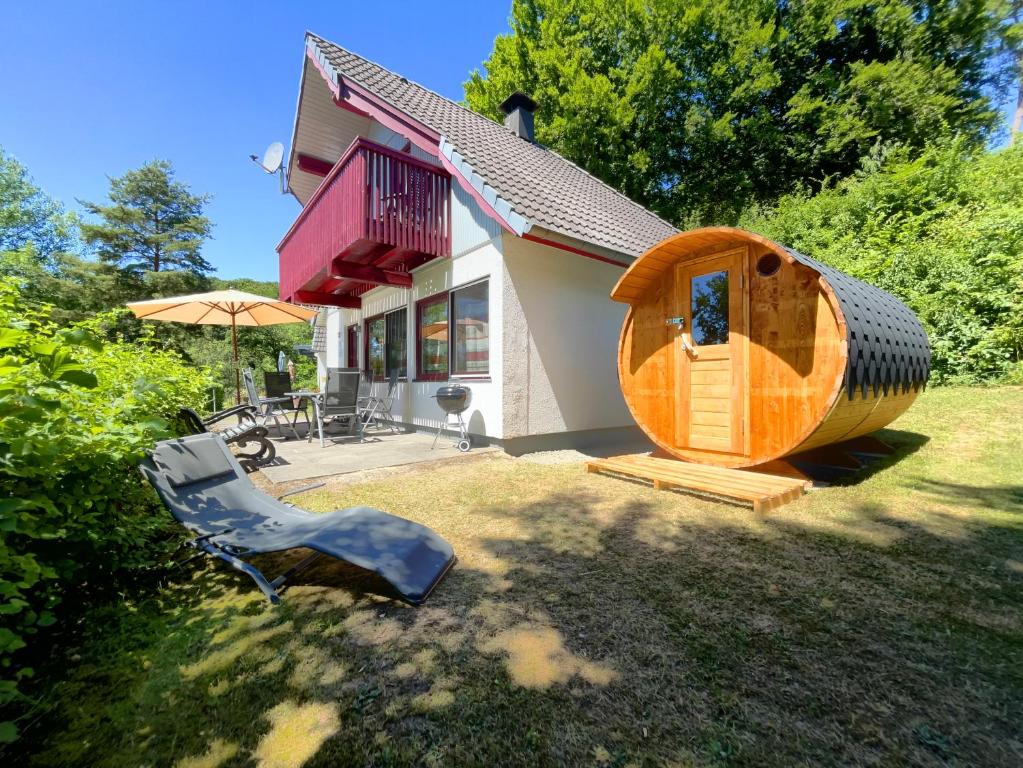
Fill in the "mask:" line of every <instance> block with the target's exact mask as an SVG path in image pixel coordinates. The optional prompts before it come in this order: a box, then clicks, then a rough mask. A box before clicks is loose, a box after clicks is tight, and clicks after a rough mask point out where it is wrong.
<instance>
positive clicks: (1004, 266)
mask: <svg viewBox="0 0 1023 768" xmlns="http://www.w3.org/2000/svg"><path fill="white" fill-rule="evenodd" d="M743 226H745V227H747V228H749V229H752V230H754V231H756V232H760V233H762V234H764V235H766V236H767V237H770V238H772V239H774V240H777V241H778V242H780V243H784V244H785V245H787V246H790V247H792V248H795V249H796V250H799V251H803V252H805V253H807V254H808V255H810V256H813V257H814V258H816V259H820V260H821V261H823V262H826V263H828V264H831V265H833V266H835V267H838V268H839V269H841V270H843V271H845V272H847V273H849V274H851V275H853V276H855V277H858V278H860V279H862V280H865V281H867V282H869V283H872V284H873V285H877V286H879V287H881V288H883V289H885V290H886V291H889V292H890V293H892V294H894V295H895V296H898V297H899V298H900V299H902V300H903V301H905V302H906V303H907V304H908V305H909V306H910V307H911V308H912V309H913V310H914V311H915V312H916V313H917V315H918V316H919V317H920V319H921V321H922V322H923V324H924V326H925V327H926V328H927V332H928V334H929V335H930V339H931V346H932V348H933V352H934V361H933V363H934V378H933V380H934V381H935V382H963V383H971V382H983V381H994V380H1003V381H1010V380H1012V379H1014V378H1015V379H1018V378H1019V377H1020V375H1021V362H1020V361H1021V360H1023V142H1017V144H1016V146H1015V147H1012V148H1007V149H1003V150H1001V151H998V152H983V153H972V152H968V151H966V150H964V148H963V147H962V145H958V144H953V145H951V146H943V147H933V148H931V149H929V150H928V151H927V152H925V153H924V155H923V156H922V157H920V158H919V159H916V160H912V161H910V160H905V159H903V158H901V157H899V156H895V157H890V158H888V159H887V160H886V161H885V162H882V163H879V164H877V165H876V166H875V167H873V168H871V169H865V170H864V171H863V172H861V173H859V174H856V175H855V176H852V177H849V178H847V179H844V180H842V181H840V182H838V183H837V184H835V185H834V186H832V187H829V188H827V189H825V190H823V191H821V192H820V193H818V194H817V195H813V196H809V195H790V196H787V197H783V198H782V199H781V200H779V201H778V203H777V205H776V206H774V207H773V208H772V209H770V210H760V211H752V212H749V213H747V215H746V216H745V217H744V220H743Z"/></svg>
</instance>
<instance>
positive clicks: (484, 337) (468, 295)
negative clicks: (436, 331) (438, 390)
mask: <svg viewBox="0 0 1023 768" xmlns="http://www.w3.org/2000/svg"><path fill="white" fill-rule="evenodd" d="M489 299H490V281H488V280H484V281H483V282H481V283H476V284H474V285H469V286H466V287H465V288H459V289H458V290H457V291H452V292H451V325H452V327H453V328H454V329H455V333H454V339H453V340H452V344H451V346H452V352H453V355H452V357H453V359H452V360H451V372H452V373H454V374H460V373H462V374H465V373H469V374H472V373H487V372H488V371H489V370H490V301H489Z"/></svg>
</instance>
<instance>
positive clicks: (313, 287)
mask: <svg viewBox="0 0 1023 768" xmlns="http://www.w3.org/2000/svg"><path fill="white" fill-rule="evenodd" d="M450 192H451V178H450V176H449V175H448V174H447V173H446V172H445V171H443V170H441V169H439V168H436V167H434V166H431V165H429V164H428V163H424V162H422V161H420V160H418V159H416V158H414V157H410V156H409V155H407V154H404V153H401V152H397V151H395V150H393V149H389V148H387V147H384V146H381V145H379V144H376V143H374V142H371V141H368V140H367V139H362V138H359V139H356V140H355V141H354V142H352V144H351V146H349V147H348V149H347V150H346V151H345V153H344V155H343V156H342V157H341V159H340V160H338V162H337V163H336V164H335V165H334V167H333V168H332V169H331V171H330V173H328V174H327V176H325V177H324V179H323V181H322V182H321V183H320V186H319V187H318V188H317V189H316V191H315V192H314V193H313V196H312V197H311V198H310V199H309V202H308V203H306V205H305V208H303V209H302V212H301V213H300V214H299V215H298V218H297V219H296V220H295V223H294V224H292V225H291V229H289V230H288V233H287V234H286V235H285V236H284V239H283V240H281V242H280V244H279V245H278V246H277V253H278V254H279V256H280V295H281V297H282V298H284V299H290V298H292V297H293V296H294V294H295V292H296V291H318V290H320V289H321V288H324V287H325V286H326V287H330V285H332V284H331V265H332V264H333V263H334V260H335V259H338V258H340V259H341V260H345V259H346V257H351V258H352V259H353V261H354V260H357V262H358V263H363V264H372V263H373V260H374V259H376V258H378V257H380V256H383V255H386V256H387V261H388V264H389V265H393V264H400V263H402V262H403V261H406V260H407V259H408V258H409V257H418V259H419V261H422V260H423V258H422V257H426V258H432V257H435V256H450V255H451V194H450ZM333 282H334V283H336V282H337V281H336V280H335V281H333Z"/></svg>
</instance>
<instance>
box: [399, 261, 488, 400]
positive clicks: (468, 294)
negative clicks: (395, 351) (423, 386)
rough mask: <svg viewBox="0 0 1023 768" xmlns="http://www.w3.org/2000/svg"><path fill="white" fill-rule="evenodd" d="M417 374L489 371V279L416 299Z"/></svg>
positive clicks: (442, 375)
mask: <svg viewBox="0 0 1023 768" xmlns="http://www.w3.org/2000/svg"><path fill="white" fill-rule="evenodd" d="M416 340H417V343H418V354H417V357H418V363H419V365H418V376H419V377H420V378H421V379H426V380H438V379H446V378H447V377H448V376H449V375H454V376H465V375H469V376H472V375H483V374H486V373H489V372H490V282H489V281H488V280H483V281H481V282H478V283H473V284H472V285H467V286H465V287H463V288H457V289H455V290H453V291H451V292H450V293H442V294H439V295H437V296H432V297H430V298H429V299H424V300H423V301H421V302H419V305H418V307H417V313H416Z"/></svg>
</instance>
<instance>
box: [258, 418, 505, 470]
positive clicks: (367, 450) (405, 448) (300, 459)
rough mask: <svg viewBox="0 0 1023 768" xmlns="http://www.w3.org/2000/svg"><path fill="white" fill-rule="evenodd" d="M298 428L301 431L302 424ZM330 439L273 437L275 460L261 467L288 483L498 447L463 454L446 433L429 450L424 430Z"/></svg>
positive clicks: (430, 442)
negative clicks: (359, 437) (322, 445)
mask: <svg viewBox="0 0 1023 768" xmlns="http://www.w3.org/2000/svg"><path fill="white" fill-rule="evenodd" d="M299 430H300V432H301V430H302V427H301V425H300V426H299ZM333 438H334V439H332V440H328V441H327V445H326V446H325V447H323V448H321V447H320V441H319V439H318V438H317V437H316V436H314V437H313V440H312V442H307V441H306V440H305V437H304V436H303V438H302V439H301V440H295V439H291V440H282V439H274V443H275V444H276V446H277V459H276V461H275V463H274V464H271V465H270V466H266V467H263V468H262V469H261V472H262V473H263V475H264V476H265V477H266V478H267V479H268V480H270V481H271V482H273V483H287V482H291V481H293V480H308V479H312V478H320V477H327V476H330V475H342V474H347V473H349V472H359V471H362V470H366V469H379V468H382V467H398V466H403V465H405V464H417V463H420V462H427V461H437V460H438V459H450V458H456V457H459V456H471V455H473V454H479V453H493V452H500V450H501V449H500V448H497V447H496V446H482V447H479V448H476V447H474V448H472V449H471V450H470V451H469V453H465V454H463V453H461V452H459V451H458V449H457V448H455V447H454V445H452V440H451V438H449V437H447V436H445V435H441V437H440V439H439V440H438V441H437V448H436V450H431V448H430V446H431V445H432V443H433V435H428V434H425V433H423V432H407V433H401V434H394V433H392V432H389V431H387V430H379V431H369V430H368V431H367V433H366V440H365V442H361V443H360V442H359V440H358V438H356V437H348V436H345V435H342V434H340V433H339V434H337V435H334V436H333Z"/></svg>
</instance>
